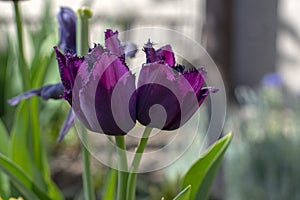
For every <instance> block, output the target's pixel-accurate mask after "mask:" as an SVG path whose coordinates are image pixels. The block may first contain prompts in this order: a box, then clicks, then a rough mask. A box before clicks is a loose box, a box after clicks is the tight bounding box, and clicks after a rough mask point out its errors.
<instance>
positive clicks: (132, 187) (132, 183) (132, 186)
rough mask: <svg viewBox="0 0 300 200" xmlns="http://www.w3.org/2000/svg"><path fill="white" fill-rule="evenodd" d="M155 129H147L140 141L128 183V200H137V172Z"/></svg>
mask: <svg viewBox="0 0 300 200" xmlns="http://www.w3.org/2000/svg"><path fill="white" fill-rule="evenodd" d="M152 129H153V128H150V127H146V128H145V130H144V133H143V136H142V138H141V140H140V143H139V145H138V147H137V149H136V152H135V155H134V158H133V161H132V164H131V168H130V173H129V176H128V182H127V196H126V197H127V198H126V199H127V200H134V199H135V192H136V181H137V170H138V168H139V165H140V162H141V159H142V155H143V152H144V150H145V147H146V145H147V142H148V139H149V136H150V133H151V131H152Z"/></svg>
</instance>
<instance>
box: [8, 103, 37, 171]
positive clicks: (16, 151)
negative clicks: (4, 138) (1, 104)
mask: <svg viewBox="0 0 300 200" xmlns="http://www.w3.org/2000/svg"><path fill="white" fill-rule="evenodd" d="M28 107H29V104H28V102H22V103H21V104H20V105H19V106H18V108H17V112H16V115H15V120H14V126H13V129H12V133H11V156H10V157H11V159H12V160H13V162H15V163H17V164H18V165H19V166H20V167H21V168H22V169H23V170H24V171H26V173H27V174H28V175H30V176H32V175H33V167H32V164H31V163H32V159H31V156H30V154H29V143H28V138H29V131H30V130H29V119H28V113H29V109H28Z"/></svg>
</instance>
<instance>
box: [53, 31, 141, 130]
mask: <svg viewBox="0 0 300 200" xmlns="http://www.w3.org/2000/svg"><path fill="white" fill-rule="evenodd" d="M117 37H118V32H113V31H111V30H107V31H106V32H105V47H106V48H103V47H102V46H101V45H97V46H96V47H95V48H94V49H92V50H91V52H90V53H89V54H88V55H87V56H85V57H77V56H76V55H74V54H70V53H68V52H67V53H65V54H62V53H61V52H60V51H59V50H58V48H57V47H55V52H56V57H57V61H58V65H59V71H60V76H61V81H62V83H63V85H64V88H65V91H64V96H63V97H64V98H65V99H66V100H67V101H68V102H69V103H70V105H71V106H72V108H73V110H74V112H75V114H76V116H77V117H78V118H79V119H80V121H81V122H82V123H83V124H84V125H85V126H86V127H87V128H88V129H90V130H92V131H95V132H100V133H105V134H108V135H125V134H126V133H128V131H129V130H130V129H132V128H133V126H134V125H135V121H136V93H135V76H134V75H132V74H131V72H130V71H129V69H128V67H127V66H126V64H125V54H124V51H123V48H121V44H120V41H119V40H118V38H117Z"/></svg>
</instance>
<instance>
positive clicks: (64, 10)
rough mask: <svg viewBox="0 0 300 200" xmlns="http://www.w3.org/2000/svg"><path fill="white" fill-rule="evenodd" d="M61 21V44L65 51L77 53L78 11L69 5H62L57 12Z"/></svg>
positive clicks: (59, 21)
mask: <svg viewBox="0 0 300 200" xmlns="http://www.w3.org/2000/svg"><path fill="white" fill-rule="evenodd" d="M57 19H58V23H59V38H60V41H59V46H60V48H61V49H62V50H63V51H71V52H72V53H76V21H77V17H76V13H75V12H74V11H73V10H72V9H71V8H68V7H61V8H60V11H59V12H58V13H57Z"/></svg>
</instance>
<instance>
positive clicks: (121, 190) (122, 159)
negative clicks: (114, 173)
mask: <svg viewBox="0 0 300 200" xmlns="http://www.w3.org/2000/svg"><path fill="white" fill-rule="evenodd" d="M115 139H116V144H117V147H118V148H117V152H118V189H117V199H118V200H123V199H125V197H126V184H127V176H128V173H127V171H128V166H127V156H126V145H125V139H124V136H116V137H115Z"/></svg>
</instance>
